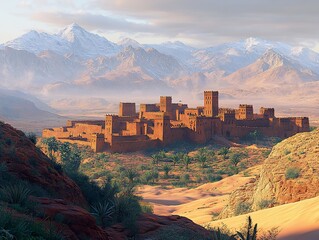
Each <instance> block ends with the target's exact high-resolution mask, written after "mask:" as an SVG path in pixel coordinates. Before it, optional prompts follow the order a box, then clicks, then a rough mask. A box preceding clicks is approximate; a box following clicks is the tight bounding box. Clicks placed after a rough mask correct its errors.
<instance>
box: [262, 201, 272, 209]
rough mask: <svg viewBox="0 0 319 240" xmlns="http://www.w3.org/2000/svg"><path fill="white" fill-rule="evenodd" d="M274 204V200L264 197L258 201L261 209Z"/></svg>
mask: <svg viewBox="0 0 319 240" xmlns="http://www.w3.org/2000/svg"><path fill="white" fill-rule="evenodd" d="M273 204H274V200H270V199H264V200H261V201H260V202H258V207H259V209H265V208H269V207H271V206H272V205H273Z"/></svg>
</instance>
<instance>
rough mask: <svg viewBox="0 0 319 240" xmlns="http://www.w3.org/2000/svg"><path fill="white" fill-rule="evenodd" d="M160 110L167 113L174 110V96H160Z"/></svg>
mask: <svg viewBox="0 0 319 240" xmlns="http://www.w3.org/2000/svg"><path fill="white" fill-rule="evenodd" d="M160 111H161V112H165V113H171V112H172V97H169V96H161V97H160Z"/></svg>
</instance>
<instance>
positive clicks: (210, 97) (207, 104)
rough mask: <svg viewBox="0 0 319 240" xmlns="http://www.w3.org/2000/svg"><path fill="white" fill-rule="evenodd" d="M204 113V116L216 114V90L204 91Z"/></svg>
mask: <svg viewBox="0 0 319 240" xmlns="http://www.w3.org/2000/svg"><path fill="white" fill-rule="evenodd" d="M204 115H205V116H206V117H215V116H217V115H218V91H204Z"/></svg>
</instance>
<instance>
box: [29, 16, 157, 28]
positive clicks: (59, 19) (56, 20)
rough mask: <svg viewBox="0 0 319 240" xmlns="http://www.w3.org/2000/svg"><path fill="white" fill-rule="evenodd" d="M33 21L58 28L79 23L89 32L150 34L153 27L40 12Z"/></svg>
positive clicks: (113, 18) (114, 19)
mask: <svg viewBox="0 0 319 240" xmlns="http://www.w3.org/2000/svg"><path fill="white" fill-rule="evenodd" d="M31 19H33V20H37V21H41V22H46V23H49V24H53V25H57V26H60V27H62V26H66V25H69V24H70V23H78V24H79V25H81V26H83V27H85V28H86V29H88V30H105V31H125V32H132V33H134V32H150V31H151V26H150V25H148V24H143V23H134V22H131V21H128V20H125V19H121V18H116V17H109V16H105V15H100V14H91V13H64V12H38V13H34V14H32V15H31Z"/></svg>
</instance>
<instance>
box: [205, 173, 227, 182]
mask: <svg viewBox="0 0 319 240" xmlns="http://www.w3.org/2000/svg"><path fill="white" fill-rule="evenodd" d="M222 179H223V177H222V176H221V175H218V174H208V175H207V181H208V182H218V181H220V180H222Z"/></svg>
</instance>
